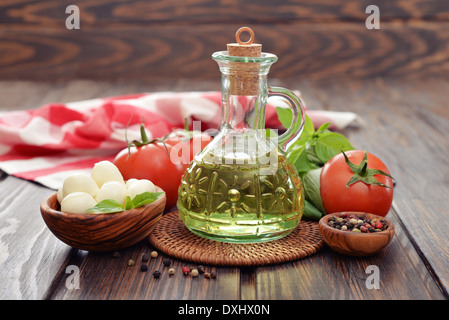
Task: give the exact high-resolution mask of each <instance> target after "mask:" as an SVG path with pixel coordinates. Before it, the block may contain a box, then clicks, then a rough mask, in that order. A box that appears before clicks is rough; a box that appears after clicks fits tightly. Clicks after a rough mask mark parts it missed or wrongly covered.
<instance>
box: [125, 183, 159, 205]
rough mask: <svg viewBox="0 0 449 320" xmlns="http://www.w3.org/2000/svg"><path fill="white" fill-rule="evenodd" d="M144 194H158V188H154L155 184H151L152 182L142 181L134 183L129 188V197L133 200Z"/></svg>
mask: <svg viewBox="0 0 449 320" xmlns="http://www.w3.org/2000/svg"><path fill="white" fill-rule="evenodd" d="M144 192H156V187H155V186H154V184H153V182H151V181H150V180H146V179H141V180H137V181H134V182H133V183H131V184H130V186H129V187H128V196H129V197H130V198H131V200H132V199H134V197H135V196H137V195H139V194H141V193H144Z"/></svg>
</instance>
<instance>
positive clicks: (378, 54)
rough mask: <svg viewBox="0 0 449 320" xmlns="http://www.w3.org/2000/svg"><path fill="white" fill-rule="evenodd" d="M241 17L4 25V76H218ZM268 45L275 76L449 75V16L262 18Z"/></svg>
mask: <svg viewBox="0 0 449 320" xmlns="http://www.w3.org/2000/svg"><path fill="white" fill-rule="evenodd" d="M239 27H240V25H238V24H229V25H225V24H222V25H219V24H214V25H209V26H208V27H207V28H205V27H204V26H202V25H192V26H190V27H189V28H186V27H183V26H177V25H170V26H149V27H146V28H141V27H140V26H128V25H126V26H107V27H105V28H100V29H97V28H89V27H84V28H82V29H80V30H66V29H65V28H45V29H36V28H33V27H29V26H8V25H6V26H5V25H1V26H0V46H1V47H2V48H5V49H4V50H2V53H1V54H0V78H2V79H25V80H39V81H42V80H51V81H56V80H61V79H62V80H64V79H66V80H67V79H77V78H82V79H94V80H105V81H115V80H119V79H125V80H130V79H139V80H142V81H153V82H155V81H157V80H159V81H164V80H165V81H168V80H173V79H179V78H190V79H201V80H211V81H217V79H218V78H219V71H218V66H217V65H216V63H215V62H214V61H213V60H212V59H211V54H212V53H213V52H215V51H220V50H225V49H226V44H227V43H229V42H233V41H235V39H234V33H235V31H236V30H237V29H238V28H239ZM253 30H254V31H255V33H256V39H258V41H259V42H261V43H263V50H264V51H266V52H271V53H274V54H276V55H277V56H278V57H279V61H278V62H276V63H275V64H274V65H273V66H272V68H271V72H270V76H271V77H273V78H280V79H285V78H288V77H297V76H300V77H303V78H313V79H327V78H341V77H351V78H368V77H375V76H396V77H401V76H404V77H405V76H406V77H421V76H423V75H434V76H437V75H440V76H444V75H447V73H448V70H449V62H448V61H449V23H443V22H441V23H434V22H422V23H407V24H402V23H394V22H392V23H384V24H383V25H382V28H381V29H380V30H367V29H366V28H365V25H364V24H362V23H358V24H354V23H340V24H319V25H315V24H308V25H303V24H293V25H270V24H260V25H256V26H254V27H253Z"/></svg>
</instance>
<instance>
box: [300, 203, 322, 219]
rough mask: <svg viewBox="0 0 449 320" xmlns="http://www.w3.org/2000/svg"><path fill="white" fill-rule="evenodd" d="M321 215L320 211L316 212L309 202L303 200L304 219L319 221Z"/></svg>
mask: <svg viewBox="0 0 449 320" xmlns="http://www.w3.org/2000/svg"><path fill="white" fill-rule="evenodd" d="M322 216H323V214H322V213H321V211H320V210H318V209H317V208H316V207H315V206H314V205H313V204H311V203H310V202H309V201H307V200H304V214H303V217H304V218H308V219H311V220H320V219H321V217H322Z"/></svg>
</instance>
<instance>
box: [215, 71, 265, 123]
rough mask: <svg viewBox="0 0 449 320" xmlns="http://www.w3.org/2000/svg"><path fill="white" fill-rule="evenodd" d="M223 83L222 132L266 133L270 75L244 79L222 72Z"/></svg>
mask: <svg viewBox="0 0 449 320" xmlns="http://www.w3.org/2000/svg"><path fill="white" fill-rule="evenodd" d="M221 80H222V81H221V88H222V89H221V90H222V92H221V107H222V118H221V119H222V120H221V128H222V130H223V129H224V130H233V131H238V132H245V131H249V130H258V129H265V108H266V104H267V97H268V86H267V75H266V74H258V73H253V74H252V75H248V76H247V77H245V78H241V77H239V76H238V75H234V74H232V73H231V74H228V73H224V72H222V77H221Z"/></svg>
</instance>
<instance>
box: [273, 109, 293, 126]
mask: <svg viewBox="0 0 449 320" xmlns="http://www.w3.org/2000/svg"><path fill="white" fill-rule="evenodd" d="M276 113H277V115H278V119H279V121H280V122H281V124H282V126H283V127H284V128H285V129H288V128H290V124H291V123H292V117H293V116H292V110H291V109H290V108H282V107H276Z"/></svg>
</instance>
